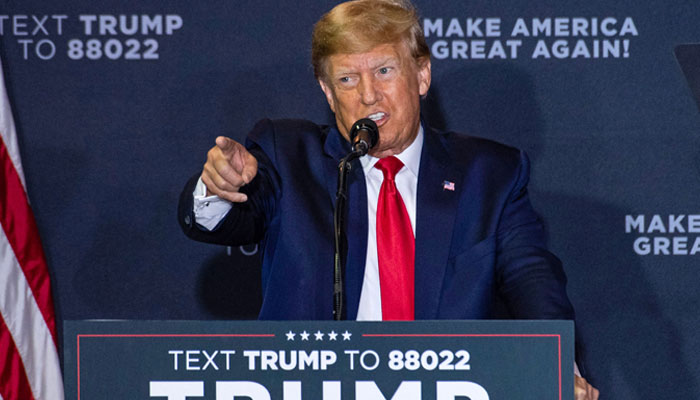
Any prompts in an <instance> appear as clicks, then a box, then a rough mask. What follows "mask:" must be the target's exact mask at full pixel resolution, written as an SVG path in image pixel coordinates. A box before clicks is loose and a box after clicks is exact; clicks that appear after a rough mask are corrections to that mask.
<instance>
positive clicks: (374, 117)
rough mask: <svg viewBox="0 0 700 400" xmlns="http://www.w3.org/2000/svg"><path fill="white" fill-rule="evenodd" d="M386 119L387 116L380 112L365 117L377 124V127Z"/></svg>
mask: <svg viewBox="0 0 700 400" xmlns="http://www.w3.org/2000/svg"><path fill="white" fill-rule="evenodd" d="M387 117H388V115H387V114H386V113H384V112H381V111H380V112H376V113H374V114H370V115H368V116H367V118H369V119H371V120H372V121H374V122H375V123H376V124H377V126H380V125H382V124H383V123H384V122H385V121H386V119H387Z"/></svg>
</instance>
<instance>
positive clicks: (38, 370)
mask: <svg viewBox="0 0 700 400" xmlns="http://www.w3.org/2000/svg"><path fill="white" fill-rule="evenodd" d="M0 265H2V266H3V267H2V268H0V283H2V284H3V285H4V287H3V290H2V291H0V314H2V316H3V318H4V320H5V326H6V328H7V331H9V333H8V336H10V335H11V337H12V338H13V341H14V343H15V347H16V350H17V353H18V354H19V356H20V357H21V359H22V364H23V365H24V368H23V369H18V370H14V369H10V373H11V374H13V373H14V374H19V373H26V376H27V377H28V379H29V385H30V387H31V388H32V393H34V396H35V397H36V398H37V399H47V400H48V399H51V400H54V399H56V400H58V399H63V384H62V378H61V369H60V365H59V360H58V352H57V351H56V345H55V342H54V340H53V337H52V335H51V332H49V329H48V327H47V326H46V323H45V322H44V318H43V316H42V315H41V311H40V310H39V307H38V306H37V304H36V302H35V301H34V298H33V296H32V291H31V289H30V287H29V284H28V282H27V280H26V279H25V277H24V274H23V273H22V269H21V267H20V265H19V263H18V262H17V259H16V258H15V257H14V254H13V253H12V251H11V249H10V246H9V243H8V241H7V237H6V236H5V232H4V231H3V230H0ZM3 369H4V368H3ZM15 399H23V397H17V398H13V397H8V398H6V399H5V400H15Z"/></svg>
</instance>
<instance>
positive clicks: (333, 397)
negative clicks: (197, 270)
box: [64, 321, 574, 400]
mask: <svg viewBox="0 0 700 400" xmlns="http://www.w3.org/2000/svg"><path fill="white" fill-rule="evenodd" d="M573 329H574V328H573V323H572V322H571V321H416V322H350V321H347V322H345V321H343V322H331V321H294V322H288V321H274V322H262V321H246V322H234V321H66V322H65V329H64V338H65V345H64V349H65V357H64V367H65V368H64V370H65V390H66V399H77V400H111V399H120V400H123V399H167V400H189V399H211V400H271V399H274V400H278V399H279V400H302V399H305V400H375V399H376V400H383V399H387V400H391V399H393V400H421V399H437V400H465V399H471V400H486V399H491V400H495V399H507V400H516V399H538V400H540V399H551V400H556V399H559V400H570V399H572V397H573V365H574V360H573V347H574V346H573Z"/></svg>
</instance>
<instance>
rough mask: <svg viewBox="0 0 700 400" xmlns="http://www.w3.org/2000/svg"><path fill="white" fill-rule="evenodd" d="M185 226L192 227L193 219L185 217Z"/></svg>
mask: <svg viewBox="0 0 700 400" xmlns="http://www.w3.org/2000/svg"><path fill="white" fill-rule="evenodd" d="M185 225H187V226H191V225H192V218H190V216H189V215H185Z"/></svg>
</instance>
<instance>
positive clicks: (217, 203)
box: [192, 178, 233, 231]
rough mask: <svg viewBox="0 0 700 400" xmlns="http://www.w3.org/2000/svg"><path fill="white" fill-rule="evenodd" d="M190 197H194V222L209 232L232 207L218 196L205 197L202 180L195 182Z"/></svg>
mask: <svg viewBox="0 0 700 400" xmlns="http://www.w3.org/2000/svg"><path fill="white" fill-rule="evenodd" d="M192 196H194V202H193V204H194V220H195V221H196V222H197V223H198V224H199V225H201V226H203V227H205V228H206V229H207V230H210V231H211V230H213V229H214V228H216V226H217V225H219V222H221V220H223V219H224V217H226V214H228V212H229V210H231V207H233V206H232V204H231V202H230V201H228V200H224V199H222V198H220V197H219V196H207V186H206V185H205V184H204V182H202V178H199V180H197V186H195V188H194V192H193V193H192Z"/></svg>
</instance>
